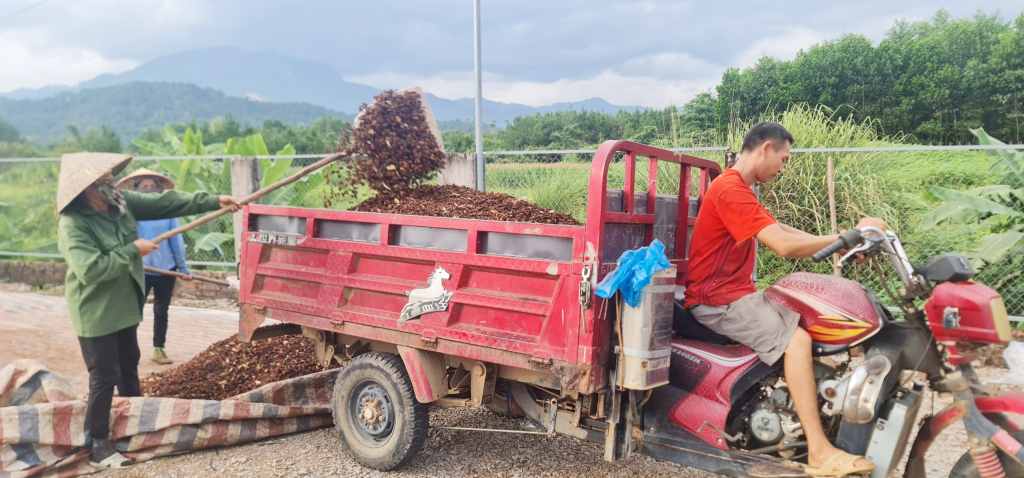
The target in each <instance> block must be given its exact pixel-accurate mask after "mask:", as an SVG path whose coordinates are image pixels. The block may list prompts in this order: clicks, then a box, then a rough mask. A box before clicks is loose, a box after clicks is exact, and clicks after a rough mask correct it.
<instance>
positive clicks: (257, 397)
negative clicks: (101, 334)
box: [0, 359, 338, 478]
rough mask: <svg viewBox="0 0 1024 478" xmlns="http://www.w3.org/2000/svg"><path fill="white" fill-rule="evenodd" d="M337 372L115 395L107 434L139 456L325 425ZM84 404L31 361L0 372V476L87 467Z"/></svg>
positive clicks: (75, 471) (59, 473)
mask: <svg viewBox="0 0 1024 478" xmlns="http://www.w3.org/2000/svg"><path fill="white" fill-rule="evenodd" d="M337 373H338V370H337V369H334V370H326V371H323V372H319V373H315V374H312V375H307V376H305V377H299V378H295V379H291V380H284V381H281V382H276V383H271V384H268V385H265V386H263V387H260V388H258V389H256V390H253V391H251V392H248V393H245V394H242V395H239V396H236V397H232V398H229V399H227V400H223V401H216V400H184V399H177V398H143V397H135V398H121V397H114V405H113V407H112V410H111V416H110V420H111V422H110V423H111V426H110V430H111V438H112V439H113V440H115V442H116V446H117V449H118V450H119V451H121V453H124V455H125V456H127V457H129V458H132V459H134V460H136V461H146V460H151V459H153V458H157V457H161V456H167V455H172V454H178V453H187V452H189V451H193V450H198V449H201V448H206V447H212V446H222V445H234V444H238V443H246V442H251V441H254V440H259V439H262V438H267V437H272V436H277V435H284V434H288V433H296V432H303V431H307V430H313V429H316V428H322V427H327V426H331V425H332V424H333V421H332V418H331V407H330V403H331V391H332V390H333V387H334V379H335V377H336V376H337ZM87 436H88V433H87V430H86V428H85V401H84V400H82V399H80V398H79V397H77V396H76V395H75V392H74V390H72V388H71V386H70V385H69V384H68V382H67V381H65V380H64V379H62V378H61V377H58V376H56V375H54V374H52V373H50V372H49V370H47V369H46V367H45V366H43V365H42V364H40V363H39V362H37V361H35V360H29V359H23V360H17V361H15V362H14V363H12V364H10V365H8V366H6V367H4V369H3V370H0V477H12V478H16V477H27V476H44V477H50V476H52V477H70V476H78V475H83V474H88V473H93V472H94V471H96V470H94V469H93V467H92V466H90V465H89V460H88V457H89V446H90V445H91V442H90V441H87V438H86V437H87Z"/></svg>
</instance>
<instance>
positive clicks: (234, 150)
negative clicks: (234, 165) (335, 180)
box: [225, 133, 324, 206]
mask: <svg viewBox="0 0 1024 478" xmlns="http://www.w3.org/2000/svg"><path fill="white" fill-rule="evenodd" d="M225 151H226V152H227V154H237V155H239V156H269V155H270V152H269V151H268V150H267V144H266V143H265V142H264V141H263V135H261V134H259V133H256V134H254V135H252V136H248V137H245V138H231V139H229V140H228V142H227V145H226V147H225ZM274 155H275V156H294V155H295V148H294V147H293V146H292V145H291V144H290V143H289V144H286V145H285V146H284V148H281V150H280V151H278V152H277V153H275V154H274ZM294 161H295V159H294V158H272V159H271V158H266V157H264V158H260V186H261V187H267V186H270V185H271V184H274V183H276V182H278V181H280V180H281V179H284V178H285V176H286V175H287V174H288V172H289V170H290V169H291V168H292V164H293V163H294ZM323 184H324V177H323V175H321V174H319V173H313V174H310V175H308V176H305V177H303V178H302V179H299V180H298V181H296V183H295V184H292V185H290V186H287V187H285V188H282V189H278V190H277V191H274V192H272V193H270V194H268V195H266V196H264V197H263V200H262V201H263V203H264V204H272V205H277V206H297V205H301V203H302V200H303V198H304V196H305V193H306V192H307V191H315V190H318V189H320V188H321V186H323Z"/></svg>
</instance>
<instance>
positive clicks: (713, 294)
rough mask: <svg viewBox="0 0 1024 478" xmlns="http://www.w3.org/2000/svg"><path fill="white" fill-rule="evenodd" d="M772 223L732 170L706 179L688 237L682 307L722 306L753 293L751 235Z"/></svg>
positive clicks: (768, 215) (752, 236)
mask: <svg viewBox="0 0 1024 478" xmlns="http://www.w3.org/2000/svg"><path fill="white" fill-rule="evenodd" d="M776 222H777V221H776V220H775V217H774V216H772V215H771V213H769V212H768V210H767V209H765V208H764V206H762V205H761V203H760V202H759V201H758V200H757V195H756V194H754V190H753V189H751V188H750V186H748V185H747V183H746V182H744V181H743V177H742V176H740V173H738V172H737V171H736V170H734V169H726V170H725V172H724V173H722V175H721V176H719V177H718V178H716V179H715V180H714V181H712V182H711V185H710V186H709V187H708V191H707V193H706V194H705V195H704V202H703V204H701V207H700V212H699V213H697V223H696V224H695V225H694V226H693V235H692V237H691V238H690V264H689V270H688V272H687V274H686V299H685V306H686V307H692V306H694V305H697V304H703V305H713V306H719V305H726V304H730V303H732V302H734V301H735V300H737V299H739V298H741V297H743V296H745V295H749V294H753V293H754V292H757V287H756V286H755V285H754V281H753V279H751V277H750V276H751V274H753V273H754V261H755V256H754V252H755V248H754V236H756V235H757V233H759V232H761V229H764V228H765V227H767V226H770V225H772V224H775V223H776Z"/></svg>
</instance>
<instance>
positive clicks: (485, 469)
mask: <svg viewBox="0 0 1024 478" xmlns="http://www.w3.org/2000/svg"><path fill="white" fill-rule="evenodd" d="M12 290H17V291H19V293H18V294H16V295H11V294H10V293H9V292H10V291H12ZM5 291H7V292H8V293H7V294H6V295H5V294H4V292H5ZM25 292H26V288H25V287H20V288H19V287H18V286H16V285H11V284H3V285H0V301H2V302H4V304H0V312H3V317H0V330H2V331H3V333H0V367H2V366H4V365H6V364H7V363H9V362H10V361H11V360H13V359H15V358H22V357H31V358H35V359H37V360H40V361H42V362H43V363H44V364H46V365H48V366H49V367H50V368H51V369H52V370H53V371H54V372H56V373H58V374H59V375H62V376H64V377H66V378H67V379H69V380H70V381H71V383H72V384H73V385H74V386H75V388H76V390H80V391H81V392H82V393H83V394H84V392H85V389H86V382H87V374H86V372H85V366H84V364H83V363H82V359H81V355H80V353H79V349H78V343H77V340H76V339H75V337H74V333H73V332H72V331H71V330H70V322H69V319H68V318H67V317H66V311H65V312H64V315H61V312H60V309H59V307H43V306H41V305H40V304H49V303H51V302H53V301H54V300H53V298H49V297H40V296H39V295H36V294H28V293H25ZM11 300H14V301H19V302H20V303H22V304H23V305H21V306H16V307H14V306H11V305H10V304H8V302H9V301H11ZM47 301H49V302H47ZM24 304H27V305H24ZM193 305H195V304H193ZM235 313H236V312H233V311H225V312H220V311H213V310H208V311H204V310H202V309H188V308H181V309H177V310H172V314H171V320H172V326H171V334H172V335H170V337H169V342H171V343H173V342H174V340H173V339H174V337H175V336H174V335H173V333H174V331H175V322H174V321H175V317H184V318H182V319H179V326H178V327H177V329H178V331H179V332H180V333H183V334H185V333H189V332H188V331H187V330H186V325H187V324H184V322H188V321H192V322H196V323H198V324H199V325H201V326H202V327H204V328H205V329H209V330H204V331H202V333H199V332H191V334H192V335H203V336H205V335H210V336H217V337H218V338H223V336H226V334H224V335H219V334H220V331H218V330H216V329H217V328H218V327H220V328H225V329H228V328H230V325H231V321H230V318H231V317H232V314H235ZM210 314H220V315H210ZM149 317H150V315H148V307H147V320H151V319H149ZM18 324H20V325H18ZM147 326H148V327H150V328H151V323H147V322H143V326H142V327H140V334H139V335H140V343H143V355H144V356H143V360H142V363H141V364H140V376H142V377H145V376H146V375H147V374H148V373H151V372H153V371H157V370H163V369H166V368H162V367H161V366H158V365H156V364H154V363H152V362H149V361H148V360H147V356H146V352H147V351H148V349H147V348H146V347H145V342H144V340H143V335H144V333H145V330H146V328H147ZM189 330H190V329H189ZM211 330H212V331H211ZM229 333H230V332H229ZM184 341H185V337H179V343H182V350H181V352H180V353H179V356H178V357H175V358H181V359H185V358H187V357H186V355H187V352H188V350H189V347H198V346H199V344H185V343H184ZM212 341H213V340H210V341H209V342H207V345H208V344H209V343H212ZM186 345H187V346H186ZM200 350H202V348H199V349H198V350H197V351H196V352H198V351H200ZM194 353H195V352H193V354H194ZM1007 373H1008V370H1007V369H1004V368H997V367H983V368H980V369H979V374H980V375H981V376H982V378H983V379H984V380H986V381H988V380H991V379H993V378H998V377H1002V376H1004V375H1006V374H1007ZM1004 388H1013V387H1006V386H1004ZM1015 389H1017V390H1020V389H1021V388H1020V387H1016V388H1015ZM933 399H934V400H933ZM950 401H951V400H950V398H949V397H933V394H932V393H927V394H926V395H925V398H924V402H923V404H922V406H921V416H923V415H925V414H928V413H931V412H932V411H933V410H935V411H937V410H940V409H941V408H942V407H944V406H945V405H947V404H948V403H950ZM1016 418H1017V419H1018V422H1020V418H1021V417H1016ZM430 422H431V427H440V426H458V427H473V428H503V429H517V428H519V427H520V424H519V423H517V422H516V421H515V420H512V419H509V418H505V417H499V416H497V415H495V414H494V413H493V412H491V411H490V410H488V409H485V408H476V409H451V408H435V409H433V410H432V411H431V414H430ZM915 434H916V431H915ZM908 448H909V447H908ZM966 449H967V448H966V433H965V431H964V429H963V426H962V425H960V424H957V425H955V426H953V427H951V428H950V429H948V430H947V431H946V432H945V433H944V434H943V435H942V436H941V437H940V439H939V440H938V441H937V442H936V443H935V444H934V445H933V446H932V449H931V450H930V452H929V453H928V455H927V466H928V477H929V478H939V477H945V476H948V473H949V469H950V468H951V467H952V466H953V464H954V463H955V462H956V460H957V459H959V457H960V456H961V455H962V454H963V453H964V452H965V451H966ZM908 451H909V450H908ZM602 452H603V448H602V447H601V446H600V445H597V444H594V443H588V442H584V441H581V440H578V439H575V438H570V437H565V436H558V437H555V438H546V437H539V436H529V435H510V434H499V433H478V432H462V431H451V430H441V429H437V428H432V429H431V431H430V436H429V439H428V440H427V443H426V445H425V447H424V449H423V450H422V451H421V452H420V455H419V456H418V457H417V459H416V460H414V461H413V463H412V464H411V465H410V466H407V467H405V468H403V469H401V470H398V471H395V472H389V473H382V472H376V471H373V470H369V469H365V468H362V467H361V466H359V465H358V464H357V463H355V462H354V461H353V460H352V459H351V458H349V457H348V455H347V454H346V453H345V452H344V450H343V449H342V448H341V444H340V441H339V440H338V438H337V436H336V435H335V434H334V431H333V429H322V430H317V431H312V432H308V433H302V434H296V435H290V436H285V437H278V438H273V439H268V440H264V441H261V442H257V443H251V444H247V445H238V446H232V447H222V448H214V449H209V450H201V451H198V452H194V453H189V454H186V455H180V456H174V457H166V458H161V459H157V460H153V461H150V462H146V463H141V464H139V465H136V466H135V467H132V468H130V469H127V470H118V471H107V472H104V474H103V476H110V477H112V478H115V477H116V478H121V477H195V476H203V475H216V476H246V477H252V478H257V477H284V476H289V477H290V476H303V477H342V476H344V477H349V476H366V477H385V476H386V477H389V478H390V477H425V476H431V477H432V476H456V477H497V476H502V477H533V476H537V477H540V476H545V477H547V476H630V477H662V476H664V477H668V476H672V477H679V476H683V477H711V476H717V475H714V474H711V473H706V472H703V471H700V470H696V469H692V468H686V467H683V466H679V465H675V464H672V463H668V462H662V461H657V460H654V459H651V458H648V457H643V456H636V457H633V458H631V459H629V460H627V461H625V462H619V463H613V464H612V463H605V462H604V461H602ZM901 472H902V466H901V467H900V469H899V470H898V471H897V472H894V474H893V475H892V476H899V473H901Z"/></svg>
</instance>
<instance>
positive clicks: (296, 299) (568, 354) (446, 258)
mask: <svg viewBox="0 0 1024 478" xmlns="http://www.w3.org/2000/svg"><path fill="white" fill-rule="evenodd" d="M617 154H618V156H617ZM638 156H640V157H647V158H649V162H648V176H647V177H648V178H651V179H650V180H649V181H648V188H647V189H648V190H647V191H634V187H633V184H634V182H635V176H636V165H637V157H638ZM618 157H621V158H623V159H624V163H625V182H624V186H623V190H622V191H616V190H613V189H609V188H608V185H607V176H608V169H609V166H610V165H611V164H612V162H613V159H615V158H618ZM666 161H667V162H672V163H678V164H680V165H681V167H679V168H678V169H679V175H680V183H679V184H680V185H681V186H682V187H680V188H679V189H680V190H681V191H682V193H681V194H678V195H675V194H674V195H672V196H667V197H666V196H665V195H659V194H658V193H657V178H658V174H657V173H658V162H666ZM662 169H665V168H664V167H663V168H662ZM720 171H721V169H720V167H719V166H718V164H717V163H714V162H712V161H708V160H703V159H699V158H694V157H690V156H685V155H679V154H676V153H672V152H670V151H666V150H663V149H658V148H653V147H650V146H645V145H641V144H636V143H631V142H627V141H608V142H605V143H604V144H602V145H601V147H600V149H599V150H598V152H597V153H596V154H595V156H594V161H593V164H592V166H591V174H590V187H589V198H588V203H587V204H588V211H587V222H586V224H585V225H581V226H564V225H546V224H527V223H512V222H501V221H481V220H467V219H450V218H437V217H418V216H403V215H393V214H379V213H365V212H348V211H334V210H325V209H303V208H291V207H275V206H262V205H250V206H247V207H245V209H244V218H245V220H244V231H245V232H243V234H242V240H243V241H245V242H244V244H243V245H242V255H241V264H240V269H239V274H240V277H241V284H242V286H241V291H240V296H239V301H240V303H241V306H242V314H241V323H240V335H241V338H242V339H243V340H249V339H250V338H251V337H252V334H253V332H254V330H255V329H256V328H257V327H258V326H259V325H260V324H261V323H262V322H263V320H264V318H272V319H276V320H278V321H282V322H286V323H290V324H295V325H299V326H302V327H304V328H306V330H319V331H323V332H325V333H331V334H336V335H339V336H344V337H346V338H347V340H349V342H346V345H345V346H346V347H348V346H354V345H352V344H351V340H356V339H359V340H362V341H364V343H367V344H378V345H377V347H386V345H380V344H390V345H391V346H402V347H409V348H413V349H423V350H429V351H432V352H437V353H440V354H444V355H445V356H448V357H456V358H460V359H468V360H474V361H480V362H484V363H487V364H493V365H496V366H498V367H499V368H509V369H510V370H513V369H514V370H517V371H518V373H519V374H520V376H521V377H530V376H531V373H533V372H536V373H535V374H534V376H535V379H536V381H537V382H540V383H546V384H547V385H548V386H560V388H562V389H563V390H567V389H568V390H574V391H578V392H580V393H593V392H595V391H596V390H598V389H600V388H601V387H603V386H604V385H605V384H606V383H607V381H608V377H607V373H606V366H607V365H606V364H607V361H608V356H609V353H610V352H609V346H608V344H609V336H608V335H609V333H611V330H610V328H609V327H608V326H607V324H606V323H604V322H605V319H604V317H603V315H602V314H601V312H602V310H603V307H602V306H603V305H604V304H603V300H602V299H599V298H597V297H596V296H593V293H592V290H593V286H594V285H595V284H596V283H597V282H598V281H599V280H600V279H601V278H602V277H603V276H604V275H605V274H607V273H608V272H609V271H611V270H613V269H614V267H615V260H616V259H617V257H618V255H619V254H620V253H621V252H622V251H624V250H628V249H633V248H636V247H640V246H642V245H647V244H649V243H650V241H651V240H652V239H653V238H655V237H657V238H659V239H662V242H665V243H666V246H668V247H667V250H668V251H667V252H668V255H669V258H670V259H671V260H672V262H673V263H674V264H675V265H676V267H677V270H678V276H677V283H682V282H683V281H684V280H685V271H686V258H685V252H683V251H685V250H686V241H687V234H686V233H681V234H677V233H676V231H686V230H688V229H689V228H690V227H691V226H692V225H693V223H694V221H695V216H696V213H695V212H696V207H695V206H696V205H695V204H691V197H690V191H691V185H692V184H691V183H692V182H693V181H691V178H694V180H695V181H696V182H697V184H696V185H695V187H694V188H693V189H694V190H695V191H696V192H697V196H696V197H698V198H699V197H703V194H704V191H705V190H706V187H707V184H708V183H709V181H710V180H711V179H713V178H714V177H715V176H717V175H718V174H719V172H720ZM698 172H699V173H698ZM662 176H664V172H663V173H662ZM651 204H654V205H655V207H654V208H648V207H647V206H648V205H651ZM648 209H654V210H652V211H648ZM666 239H668V240H667V241H666ZM676 251H681V252H683V253H678V254H677V253H676ZM435 272H436V273H435ZM586 275H589V278H587V279H584V277H585V276H586ZM432 276H433V280H431V278H432ZM445 276H449V277H448V278H444V277H445ZM411 291H412V292H411ZM407 306H408V307H407ZM403 309H407V310H406V315H411V314H416V313H421V314H422V315H418V316H414V317H411V318H410V319H409V320H406V321H400V317H401V316H402V314H403ZM400 322H401V323H400ZM342 342H344V341H342V340H335V341H333V342H331V343H333V344H335V345H336V346H338V347H339V348H340V347H341V343H342ZM328 345H330V344H328ZM323 346H324V345H321V347H323ZM332 350H333V349H332ZM332 353H333V352H332ZM337 353H338V354H339V355H340V350H339V352H337ZM408 365H409V364H408V363H407V366H408ZM410 373H412V374H413V375H415V373H414V371H413V370H410ZM552 376H553V377H554V380H551V377H552ZM545 377H546V378H545ZM414 381H415V378H414Z"/></svg>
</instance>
